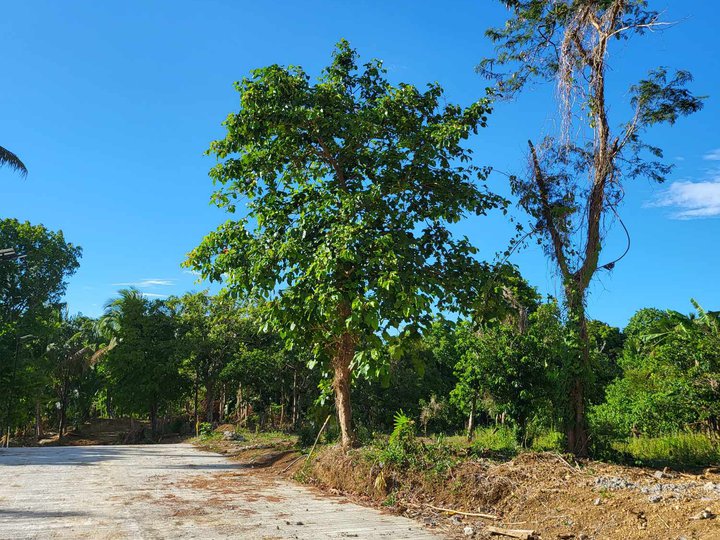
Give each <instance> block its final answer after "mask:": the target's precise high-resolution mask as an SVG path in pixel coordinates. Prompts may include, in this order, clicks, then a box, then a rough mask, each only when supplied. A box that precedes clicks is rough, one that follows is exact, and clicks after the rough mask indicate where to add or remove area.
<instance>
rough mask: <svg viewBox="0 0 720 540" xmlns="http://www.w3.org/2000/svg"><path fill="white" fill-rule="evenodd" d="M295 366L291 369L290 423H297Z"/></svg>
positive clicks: (294, 424)
mask: <svg viewBox="0 0 720 540" xmlns="http://www.w3.org/2000/svg"><path fill="white" fill-rule="evenodd" d="M297 421H298V417H297V366H295V368H294V369H293V387H292V425H293V427H294V426H296V425H297Z"/></svg>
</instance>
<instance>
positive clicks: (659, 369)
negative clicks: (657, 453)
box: [590, 304, 720, 439]
mask: <svg viewBox="0 0 720 540" xmlns="http://www.w3.org/2000/svg"><path fill="white" fill-rule="evenodd" d="M696 309H698V312H699V315H698V316H690V317H688V316H685V315H682V314H680V313H677V312H672V311H668V312H663V311H660V310H651V309H646V310H640V311H639V312H638V313H637V314H636V315H635V316H633V318H632V319H631V320H630V322H629V324H628V327H627V329H626V332H627V342H626V345H625V348H624V351H623V355H622V357H621V358H620V359H619V362H620V366H621V368H622V374H621V376H620V377H618V378H617V379H616V380H615V381H614V382H613V383H612V384H610V386H609V387H608V389H607V393H606V399H605V402H604V403H602V404H599V405H598V406H596V407H594V408H593V409H591V414H590V421H591V422H592V425H593V426H595V429H596V430H597V431H598V433H600V434H602V435H604V436H605V437H609V438H611V439H612V438H623V437H625V436H627V434H628V433H635V434H640V433H642V434H645V435H648V436H651V437H653V436H657V435H661V434H663V433H672V432H677V431H681V430H683V429H685V428H686V427H687V426H695V427H700V426H704V427H705V428H707V429H709V430H711V431H717V430H718V426H719V419H720V405H719V400H720V387H719V386H718V383H717V381H720V332H719V331H718V329H717V321H718V317H717V315H715V314H712V313H706V312H704V311H703V310H702V308H701V307H700V306H699V305H697V304H696Z"/></svg>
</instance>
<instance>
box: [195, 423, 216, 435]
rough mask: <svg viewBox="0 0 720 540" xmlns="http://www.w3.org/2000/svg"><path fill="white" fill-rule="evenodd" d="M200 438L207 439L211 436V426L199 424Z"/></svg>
mask: <svg viewBox="0 0 720 540" xmlns="http://www.w3.org/2000/svg"><path fill="white" fill-rule="evenodd" d="M198 433H199V434H200V437H203V438H207V437H211V436H212V435H213V426H212V424H211V423H210V422H201V423H200V426H199V427H198Z"/></svg>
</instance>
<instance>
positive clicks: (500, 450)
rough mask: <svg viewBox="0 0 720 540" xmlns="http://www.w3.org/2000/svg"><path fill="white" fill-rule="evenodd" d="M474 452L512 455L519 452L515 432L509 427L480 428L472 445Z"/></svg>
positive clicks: (476, 431)
mask: <svg viewBox="0 0 720 540" xmlns="http://www.w3.org/2000/svg"><path fill="white" fill-rule="evenodd" d="M472 449H473V451H475V452H477V453H480V454H485V453H488V452H490V453H497V454H505V455H511V454H515V453H517V451H518V443H517V436H516V433H515V430H514V429H512V428H510V427H508V426H495V427H485V428H478V429H476V430H475V437H474V439H473V443H472Z"/></svg>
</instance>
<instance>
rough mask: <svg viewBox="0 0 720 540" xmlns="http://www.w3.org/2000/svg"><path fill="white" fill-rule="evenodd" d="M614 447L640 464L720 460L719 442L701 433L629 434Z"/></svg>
mask: <svg viewBox="0 0 720 540" xmlns="http://www.w3.org/2000/svg"><path fill="white" fill-rule="evenodd" d="M614 449H615V450H616V451H618V452H620V453H621V455H625V456H627V459H630V460H632V461H633V462H634V463H636V464H639V465H649V466H655V467H662V466H666V465H671V466H672V465H674V466H678V465H682V466H688V467H692V466H707V465H709V464H718V463H720V441H719V440H718V439H717V438H716V437H715V438H711V437H708V436H707V435H706V434H703V433H691V432H677V433H673V434H669V435H662V436H659V437H632V438H630V439H629V440H628V441H627V442H618V443H615V444H614Z"/></svg>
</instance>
